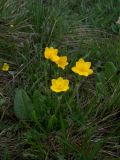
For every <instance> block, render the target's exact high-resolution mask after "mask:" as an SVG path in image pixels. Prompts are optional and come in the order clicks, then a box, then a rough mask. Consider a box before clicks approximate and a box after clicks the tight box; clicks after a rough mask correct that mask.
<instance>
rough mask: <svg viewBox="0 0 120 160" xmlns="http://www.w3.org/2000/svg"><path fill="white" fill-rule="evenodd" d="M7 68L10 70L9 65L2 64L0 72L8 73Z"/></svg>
mask: <svg viewBox="0 0 120 160" xmlns="http://www.w3.org/2000/svg"><path fill="white" fill-rule="evenodd" d="M9 68H10V66H9V64H7V63H4V64H3V66H2V69H1V70H2V71H8V70H9Z"/></svg>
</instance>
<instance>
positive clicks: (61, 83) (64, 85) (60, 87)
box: [50, 77, 69, 92]
mask: <svg viewBox="0 0 120 160" xmlns="http://www.w3.org/2000/svg"><path fill="white" fill-rule="evenodd" d="M51 82H52V85H51V87H50V88H51V90H52V91H54V92H66V91H67V90H68V89H69V80H67V79H63V78H62V77H59V78H57V79H52V80H51Z"/></svg>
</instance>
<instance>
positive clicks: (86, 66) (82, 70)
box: [72, 58, 93, 77]
mask: <svg viewBox="0 0 120 160" xmlns="http://www.w3.org/2000/svg"><path fill="white" fill-rule="evenodd" d="M90 67H91V62H85V61H84V59H83V58H80V59H79V60H78V61H77V62H76V66H74V67H72V71H73V72H75V73H77V74H79V75H80V76H85V77H87V76H89V75H91V74H92V73H93V70H92V69H90Z"/></svg>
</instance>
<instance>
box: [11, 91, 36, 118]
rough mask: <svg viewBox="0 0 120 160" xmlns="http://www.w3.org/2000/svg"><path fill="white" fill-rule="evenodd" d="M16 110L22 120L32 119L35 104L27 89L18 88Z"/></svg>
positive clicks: (17, 115)
mask: <svg viewBox="0 0 120 160" xmlns="http://www.w3.org/2000/svg"><path fill="white" fill-rule="evenodd" d="M14 111H15V115H16V117H17V118H19V119H21V120H31V119H32V113H33V104H32V101H31V99H30V98H29V96H28V95H27V93H26V91H25V90H23V89H18V90H17V91H16V95H15V99H14Z"/></svg>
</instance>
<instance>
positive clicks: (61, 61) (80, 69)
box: [44, 47, 93, 93]
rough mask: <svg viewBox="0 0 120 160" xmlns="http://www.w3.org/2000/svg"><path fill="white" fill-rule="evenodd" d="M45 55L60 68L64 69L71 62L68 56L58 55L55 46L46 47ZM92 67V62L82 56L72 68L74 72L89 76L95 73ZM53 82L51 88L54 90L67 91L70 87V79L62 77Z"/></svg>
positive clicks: (57, 91)
mask: <svg viewBox="0 0 120 160" xmlns="http://www.w3.org/2000/svg"><path fill="white" fill-rule="evenodd" d="M44 56H45V58H46V59H50V60H51V61H52V62H54V63H55V64H57V66H58V67H59V68H62V69H63V70H64V69H65V67H66V66H67V65H68V64H69V63H68V61H67V56H58V49H55V48H53V47H50V48H48V47H46V48H45V52H44ZM90 67H91V62H85V61H84V59H83V58H80V59H79V60H78V61H77V62H76V65H75V66H73V67H72V68H71V70H72V71H73V72H74V73H77V74H78V75H79V76H85V77H88V76H89V75H91V74H93V70H92V69H91V68H90ZM51 82H52V85H51V87H50V89H51V90H52V91H53V92H56V93H59V92H66V91H67V90H68V89H69V80H67V79H63V78H62V77H59V78H57V79H52V80H51Z"/></svg>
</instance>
